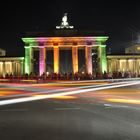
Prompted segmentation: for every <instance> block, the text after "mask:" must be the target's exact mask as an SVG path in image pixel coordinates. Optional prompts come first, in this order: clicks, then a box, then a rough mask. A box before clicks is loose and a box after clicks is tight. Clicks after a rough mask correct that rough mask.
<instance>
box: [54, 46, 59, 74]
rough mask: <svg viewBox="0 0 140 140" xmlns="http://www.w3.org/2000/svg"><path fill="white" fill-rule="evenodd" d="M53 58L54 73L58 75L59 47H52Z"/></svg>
mask: <svg viewBox="0 0 140 140" xmlns="http://www.w3.org/2000/svg"><path fill="white" fill-rule="evenodd" d="M53 50H54V52H53V56H54V73H59V47H58V46H54V47H53Z"/></svg>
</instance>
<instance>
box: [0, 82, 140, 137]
mask: <svg viewBox="0 0 140 140" xmlns="http://www.w3.org/2000/svg"><path fill="white" fill-rule="evenodd" d="M105 84H106V83H94V86H95V87H96V86H100V85H102V86H103V87H104V86H105ZM83 85H84V83H83ZM83 85H80V86H79V85H76V86H75V85H70V86H68V85H66V84H65V85H39V86H38V85H36V86H35V85H31V86H29V85H28V86H26V85H23V86H19V85H16V86H15V85H14V84H13V85H11V86H10V85H8V86H7V84H6V85H4V84H2V85H1V87H0V89H1V90H0V95H1V96H0V102H1V101H4V100H12V99H13V98H22V96H21V97H19V96H17V97H16V95H23V94H24V96H23V97H27V98H28V97H40V96H42V94H39V93H38V92H35V91H36V90H37V89H38V91H40V92H42V91H46V92H47V93H49V94H53V93H54V92H56V91H54V90H58V92H56V93H60V92H63V93H64V91H75V90H77V91H78V90H79V89H80V87H83ZM89 85H93V83H92V84H89ZM18 86H19V87H18ZM86 86H87V85H86ZM95 87H94V88H95ZM74 88H75V89H74ZM92 88H93V87H92ZM32 89H34V90H32ZM35 89H36V90H35ZM66 89H67V90H66ZM84 89H85V88H84ZM84 89H82V90H84ZM86 89H89V88H86ZM90 89H91V87H90ZM52 90H53V92H50V91H52ZM63 90H64V91H63ZM29 91H30V92H29ZM31 91H32V92H33V94H29V93H31ZM12 96H13V97H12ZM0 140H140V84H136V85H132V86H125V87H118V88H113V89H112V88H111V89H101V90H99V91H90V92H88V91H87V92H86V91H85V92H84V93H79V94H74V95H68V96H59V97H58V96H57V97H55V98H45V99H42V100H35V101H28V102H21V103H15V104H14V103H13V104H7V105H1V106H0Z"/></svg>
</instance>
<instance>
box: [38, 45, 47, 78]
mask: <svg viewBox="0 0 140 140" xmlns="http://www.w3.org/2000/svg"><path fill="white" fill-rule="evenodd" d="M43 73H46V48H45V47H40V48H39V75H40V76H41V75H42V74H43Z"/></svg>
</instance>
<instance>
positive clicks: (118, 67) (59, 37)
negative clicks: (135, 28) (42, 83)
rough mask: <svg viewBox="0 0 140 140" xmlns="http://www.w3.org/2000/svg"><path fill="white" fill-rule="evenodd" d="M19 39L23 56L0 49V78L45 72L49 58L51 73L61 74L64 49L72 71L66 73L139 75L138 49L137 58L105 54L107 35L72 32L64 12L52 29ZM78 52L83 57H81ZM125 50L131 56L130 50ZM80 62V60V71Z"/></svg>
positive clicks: (139, 60) (139, 58)
mask: <svg viewBox="0 0 140 140" xmlns="http://www.w3.org/2000/svg"><path fill="white" fill-rule="evenodd" d="M22 40H23V42H24V44H25V45H24V48H25V57H5V56H4V55H5V51H4V50H3V49H0V55H1V57H0V76H5V75H6V74H7V73H8V74H13V75H23V74H30V73H36V74H39V75H42V74H43V73H48V65H47V63H48V61H49V60H48V57H52V60H53V62H52V65H51V71H50V72H52V73H57V74H58V73H62V72H63V71H62V69H63V67H64V64H62V63H61V62H62V60H63V59H66V58H65V57H64V55H63V58H61V54H62V53H61V52H62V51H63V53H65V52H64V51H66V50H68V51H70V55H71V57H70V58H71V60H67V61H66V64H67V67H68V66H70V65H71V69H70V71H65V72H71V73H73V74H75V73H77V72H80V73H83V72H84V73H87V74H95V73H97V72H99V73H104V72H109V73H113V72H131V73H136V74H140V55H139V54H138V53H139V50H140V49H139V48H140V47H139V46H135V48H136V50H137V52H138V53H137V55H106V41H107V40H108V36H107V35H106V34H105V33H103V32H95V31H91V30H90V31H87V30H85V31H83V30H76V29H74V26H70V25H69V23H68V21H67V13H65V14H64V16H63V18H62V22H61V24H60V26H56V29H55V30H51V31H46V32H44V31H43V32H28V33H26V35H25V36H24V37H23V38H22ZM49 51H51V52H52V55H51V56H49V55H48V52H49ZM80 51H82V52H83V54H84V55H81V54H80ZM126 51H127V52H130V53H132V51H130V48H128V49H126ZM35 52H38V58H36V57H35ZM133 53H134V52H133ZM37 59H38V60H37ZM81 61H83V66H82V69H81V67H80V63H81ZM36 63H37V64H38V65H37V67H35V65H36ZM36 69H37V70H36Z"/></svg>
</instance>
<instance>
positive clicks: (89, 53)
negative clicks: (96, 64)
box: [85, 46, 92, 74]
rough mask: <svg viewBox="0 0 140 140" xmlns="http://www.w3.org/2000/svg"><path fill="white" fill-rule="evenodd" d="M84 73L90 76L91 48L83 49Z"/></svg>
mask: <svg viewBox="0 0 140 140" xmlns="http://www.w3.org/2000/svg"><path fill="white" fill-rule="evenodd" d="M85 59H86V61H85V63H86V73H88V74H92V47H90V46H86V47H85Z"/></svg>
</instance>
